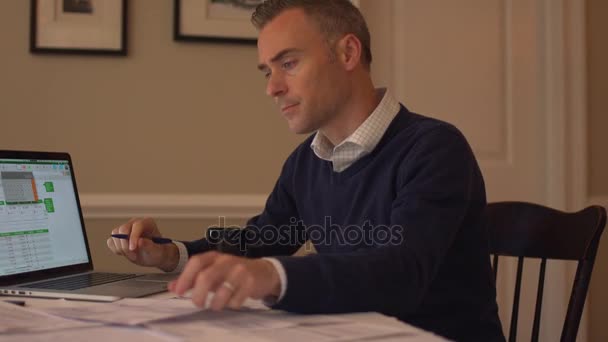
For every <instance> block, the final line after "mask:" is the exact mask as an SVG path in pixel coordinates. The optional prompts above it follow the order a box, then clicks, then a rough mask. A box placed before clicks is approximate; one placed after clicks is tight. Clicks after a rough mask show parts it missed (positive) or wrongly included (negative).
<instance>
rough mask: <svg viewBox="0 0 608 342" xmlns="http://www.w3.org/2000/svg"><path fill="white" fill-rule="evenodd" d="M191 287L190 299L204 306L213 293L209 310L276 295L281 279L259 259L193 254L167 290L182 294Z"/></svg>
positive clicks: (209, 253)
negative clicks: (249, 299)
mask: <svg viewBox="0 0 608 342" xmlns="http://www.w3.org/2000/svg"><path fill="white" fill-rule="evenodd" d="M190 289H192V302H194V304H195V305H197V306H199V307H204V306H205V303H206V301H207V296H208V295H209V292H215V295H214V297H213V301H212V302H211V309H213V310H216V311H217V310H222V309H223V308H225V307H228V308H231V309H238V308H240V307H241V305H242V304H243V302H244V301H245V300H246V299H247V298H248V297H251V298H254V299H262V298H265V297H268V296H275V297H279V294H280V292H281V281H280V279H279V275H278V273H277V272H276V270H275V268H274V266H273V265H272V264H271V263H270V262H269V261H266V260H263V259H247V258H242V257H237V256H233V255H229V254H222V253H219V252H215V251H212V252H207V253H203V254H200V255H195V256H193V257H192V258H190V260H189V261H188V263H187V264H186V267H185V269H184V271H183V272H182V274H181V275H180V277H179V278H178V279H177V280H175V281H173V282H171V283H170V284H169V290H170V291H172V292H174V293H176V294H177V295H180V296H181V295H183V294H184V293H185V292H186V291H188V290H190Z"/></svg>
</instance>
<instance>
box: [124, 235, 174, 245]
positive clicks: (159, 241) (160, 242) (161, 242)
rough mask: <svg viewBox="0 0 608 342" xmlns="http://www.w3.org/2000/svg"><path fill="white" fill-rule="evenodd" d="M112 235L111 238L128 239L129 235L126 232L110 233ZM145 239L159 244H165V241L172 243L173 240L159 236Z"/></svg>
mask: <svg viewBox="0 0 608 342" xmlns="http://www.w3.org/2000/svg"><path fill="white" fill-rule="evenodd" d="M112 237H113V238H117V239H124V240H129V235H127V234H112ZM146 239H150V240H152V241H153V242H154V243H157V244H159V245H162V244H166V243H172V242H173V240H171V239H167V238H159V237H153V238H146Z"/></svg>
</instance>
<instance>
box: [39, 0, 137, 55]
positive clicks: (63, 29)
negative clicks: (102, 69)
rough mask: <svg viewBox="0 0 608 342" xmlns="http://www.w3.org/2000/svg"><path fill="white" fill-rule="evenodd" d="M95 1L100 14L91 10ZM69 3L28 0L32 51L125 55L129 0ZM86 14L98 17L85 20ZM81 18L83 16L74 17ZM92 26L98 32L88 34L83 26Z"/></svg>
mask: <svg viewBox="0 0 608 342" xmlns="http://www.w3.org/2000/svg"><path fill="white" fill-rule="evenodd" d="M100 1H101V2H100ZM95 4H96V5H100V4H101V5H100V6H101V8H103V11H100V13H99V14H97V13H95V12H94V8H95V7H94V6H93V5H95ZM68 5H69V4H68V3H67V2H66V0H30V52H31V53H33V54H77V55H106V56H126V55H127V22H128V21H127V17H128V0H90V2H88V1H85V2H83V3H75V4H72V5H73V6H74V7H71V8H68V7H67V6H68ZM79 6H83V7H79ZM88 14H90V15H97V16H98V17H101V20H88V21H89V23H87V18H86V15H88ZM48 18H52V19H53V20H48ZM80 18H82V19H83V20H74V19H80ZM42 19H46V20H42ZM41 22H42V23H41ZM117 26H118V27H117ZM91 28H96V29H97V30H95V31H92V32H99V34H98V35H97V36H93V35H90V34H89V35H87V34H86V29H91Z"/></svg>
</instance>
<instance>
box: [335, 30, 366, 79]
mask: <svg viewBox="0 0 608 342" xmlns="http://www.w3.org/2000/svg"><path fill="white" fill-rule="evenodd" d="M337 47H338V49H337V52H338V59H339V61H340V63H342V65H343V66H344V69H346V70H347V71H351V70H353V69H355V68H356V67H357V66H358V65H359V64H361V53H362V46H361V41H360V40H359V38H357V37H356V36H355V35H354V34H352V33H349V34H347V35H346V36H344V37H342V39H340V41H339V42H338V46H337Z"/></svg>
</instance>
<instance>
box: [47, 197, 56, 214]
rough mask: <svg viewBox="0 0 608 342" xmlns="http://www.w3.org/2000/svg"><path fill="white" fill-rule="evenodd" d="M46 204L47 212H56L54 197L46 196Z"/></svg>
mask: <svg viewBox="0 0 608 342" xmlns="http://www.w3.org/2000/svg"><path fill="white" fill-rule="evenodd" d="M44 206H45V207H46V212H47V213H54V212H55V205H53V199H52V198H45V199H44Z"/></svg>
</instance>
